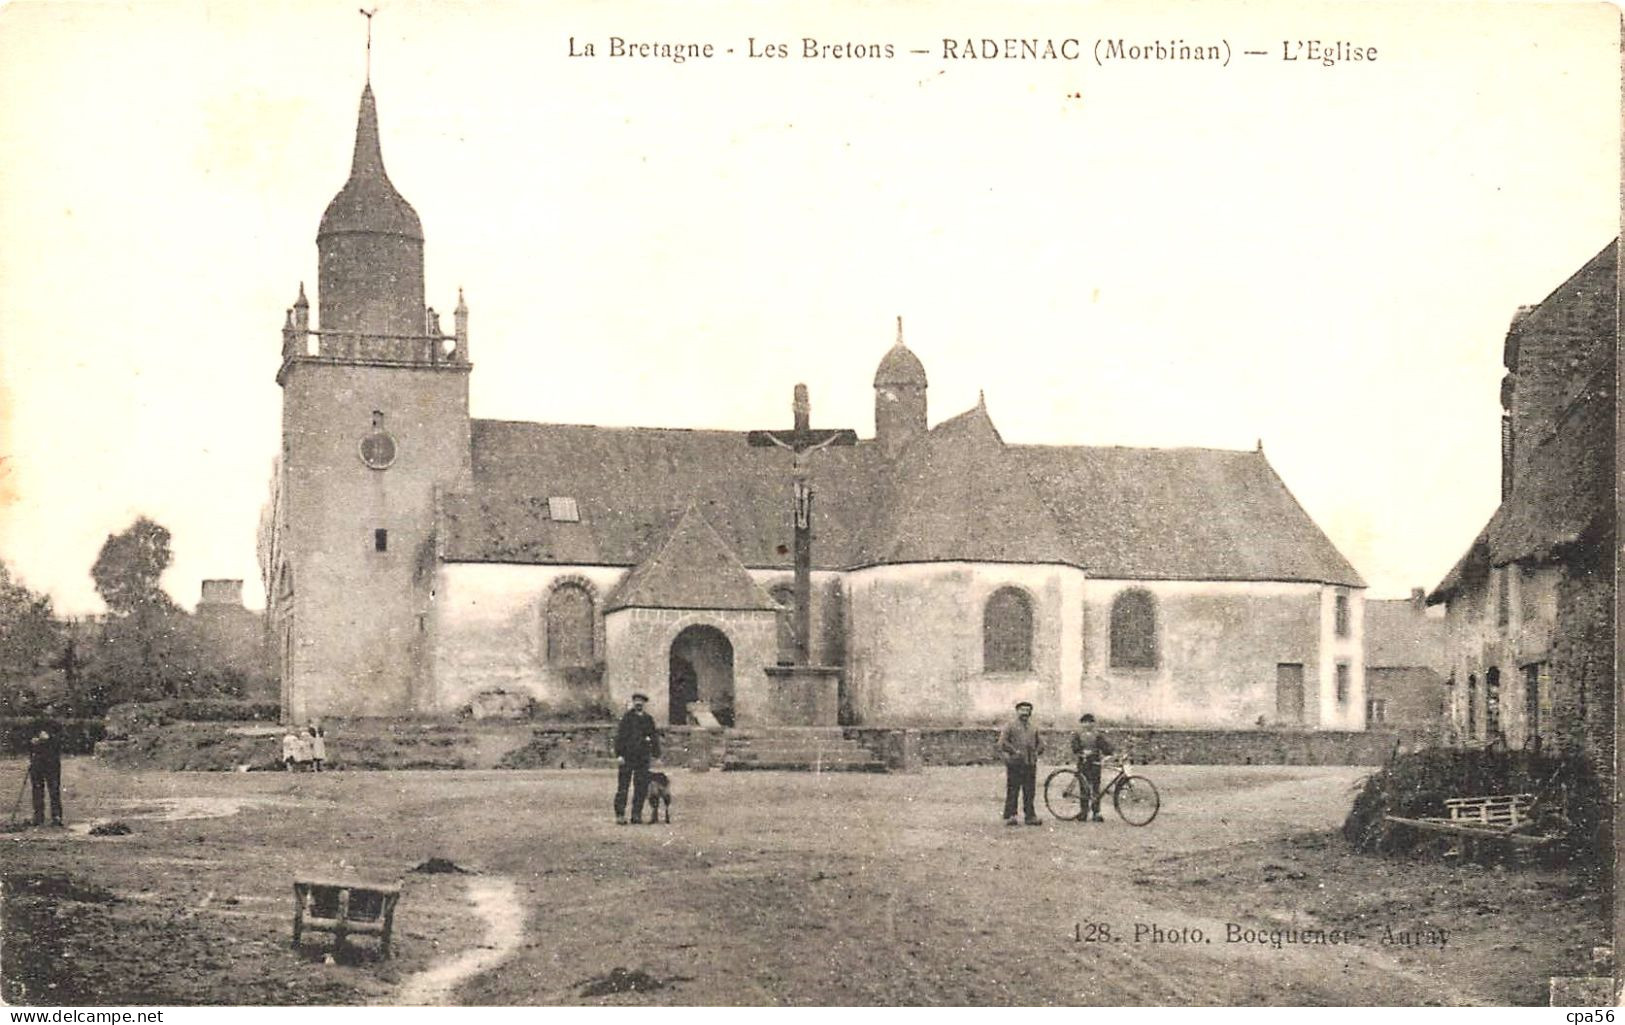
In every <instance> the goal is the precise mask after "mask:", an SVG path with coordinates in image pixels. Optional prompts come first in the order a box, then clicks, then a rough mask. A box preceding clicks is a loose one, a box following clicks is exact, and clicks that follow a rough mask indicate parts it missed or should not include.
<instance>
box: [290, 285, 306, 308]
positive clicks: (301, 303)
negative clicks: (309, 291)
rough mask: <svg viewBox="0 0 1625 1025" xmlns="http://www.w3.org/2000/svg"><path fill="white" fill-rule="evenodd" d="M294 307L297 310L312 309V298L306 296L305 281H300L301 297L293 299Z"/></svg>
mask: <svg viewBox="0 0 1625 1025" xmlns="http://www.w3.org/2000/svg"><path fill="white" fill-rule="evenodd" d="M293 308H294V309H296V310H308V309H310V300H309V299H306V298H305V283H304V282H303V281H301V282H299V298H297V299H295V300H294V301H293Z"/></svg>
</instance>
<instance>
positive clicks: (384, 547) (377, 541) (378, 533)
mask: <svg viewBox="0 0 1625 1025" xmlns="http://www.w3.org/2000/svg"><path fill="white" fill-rule="evenodd" d="M372 550H373V551H375V552H387V551H389V531H387V530H384V529H383V528H379V529H378V530H375V531H373V532H372Z"/></svg>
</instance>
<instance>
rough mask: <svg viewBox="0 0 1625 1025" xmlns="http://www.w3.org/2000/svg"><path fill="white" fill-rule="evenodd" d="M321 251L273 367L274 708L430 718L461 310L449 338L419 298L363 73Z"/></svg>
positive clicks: (462, 402)
mask: <svg viewBox="0 0 1625 1025" xmlns="http://www.w3.org/2000/svg"><path fill="white" fill-rule="evenodd" d="M363 13H366V12H363ZM368 26H369V29H370V27H371V20H370V16H369V21H368ZM368 49H369V63H370V50H371V43H370V32H369V44H368ZM316 250H317V259H318V270H317V278H316V280H317V313H318V316H317V320H316V323H315V324H312V323H311V318H310V303H309V301H308V300H307V299H306V298H305V290H304V286H303V285H300V287H299V296H298V299H297V300H296V301H295V303H294V305H293V306H291V307H290V308H289V309H288V310H287V313H286V315H285V318H284V321H283V327H282V360H281V366H280V369H279V370H278V371H277V376H276V380H277V384H279V385H280V386H281V387H282V453H281V460H280V464H279V466H280V472H279V474H278V480H277V482H276V495H275V498H274V499H273V509H274V521H275V522H274V527H273V536H274V538H275V541H274V542H273V544H272V545H271V552H272V554H271V556H270V558H269V561H270V562H271V563H273V564H272V565H269V566H268V567H267V569H268V579H270V580H271V581H272V586H271V588H270V590H271V592H272V593H271V594H269V595H268V596H267V602H268V607H269V611H270V621H271V626H272V630H273V631H274V634H275V640H276V645H277V653H278V663H279V668H280V674H281V681H282V711H283V717H284V719H285V720H287V721H289V722H304V721H305V720H306V719H308V718H310V717H313V716H385V715H391V716H392V715H410V714H416V713H426V712H431V711H433V710H434V709H433V681H432V679H431V678H430V676H429V670H428V666H429V661H430V660H429V659H428V657H427V656H428V654H429V652H428V644H429V638H428V631H429V629H430V626H431V624H430V618H431V617H430V615H429V612H430V603H431V602H432V600H433V595H434V589H433V584H434V579H435V571H436V555H435V539H434V509H435V501H436V497H435V496H436V491H437V490H438V489H441V488H455V487H458V486H460V485H462V484H464V483H466V481H467V479H468V474H469V422H468V379H469V371H470V369H471V364H470V363H469V360H468V308H467V305H466V304H465V303H464V302H463V299H462V293H461V292H460V291H459V293H458V303H457V309H456V314H455V321H454V325H455V326H454V333H452V334H449V335H448V334H446V333H445V332H444V330H443V329H442V327H441V323H440V316H439V315H438V314H437V313H435V311H434V310H433V309H432V308H430V307H427V306H425V304H424V275H423V227H422V224H421V222H420V221H419V219H418V215H417V212H416V211H415V210H413V209H412V205H411V204H410V203H408V202H407V201H406V199H405V198H404V197H403V196H402V195H401V194H400V192H399V191H397V190H396V188H395V186H394V184H393V183H392V182H391V181H390V179H389V175H388V174H387V173H386V171H385V169H384V159H383V151H382V146H381V144H380V139H379V128H378V106H377V101H376V99H375V97H374V96H373V90H372V83H371V76H370V68H369V75H368V81H367V83H366V85H365V86H364V87H363V88H362V91H361V106H360V111H359V114H358V116H357V119H356V129H355V148H354V153H353V156H352V158H351V163H350V174H349V177H348V179H347V180H346V181H345V182H344V185H343V187H342V188H340V189H339V191H338V194H337V195H335V196H334V197H333V200H332V202H331V203H329V204H328V206H327V211H326V213H325V214H323V216H322V220H321V226H320V228H319V229H318V230H317V233H316Z"/></svg>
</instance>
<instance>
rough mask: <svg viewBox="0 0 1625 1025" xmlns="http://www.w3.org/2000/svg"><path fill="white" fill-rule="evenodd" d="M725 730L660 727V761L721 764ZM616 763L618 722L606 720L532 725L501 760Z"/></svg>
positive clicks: (551, 765) (505, 763)
mask: <svg viewBox="0 0 1625 1025" xmlns="http://www.w3.org/2000/svg"><path fill="white" fill-rule="evenodd" d="M722 737H723V735H722V733H721V731H707V730H704V729H701V728H700V727H698V726H665V727H662V728H661V730H660V765H661V766H664V767H667V768H672V767H686V768H699V767H701V766H704V767H705V768H712V767H715V766H718V765H721V763H722V762H721V759H722ZM614 764H615V726H613V725H609V724H604V725H601V726H597V725H575V724H566V725H558V726H550V725H538V726H532V727H531V736H530V741H529V742H528V743H526V744H525V745H524V746H522V747H519V748H516V749H514V750H512V751H509V752H508V753H507V754H505V755H503V756H502V758H501V760H500V761H499V762H498V763H497V767H498V768H502V769H583V768H597V767H602V766H610V765H614Z"/></svg>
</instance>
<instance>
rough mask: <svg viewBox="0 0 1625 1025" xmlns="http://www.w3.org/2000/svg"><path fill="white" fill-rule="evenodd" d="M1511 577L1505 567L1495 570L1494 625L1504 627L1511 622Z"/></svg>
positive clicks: (1498, 567)
mask: <svg viewBox="0 0 1625 1025" xmlns="http://www.w3.org/2000/svg"><path fill="white" fill-rule="evenodd" d="M1511 587H1512V576H1511V574H1509V573H1508V572H1507V567H1505V566H1497V567H1496V568H1495V625H1496V626H1506V625H1507V624H1508V623H1510V622H1511V621H1512V591H1511Z"/></svg>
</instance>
